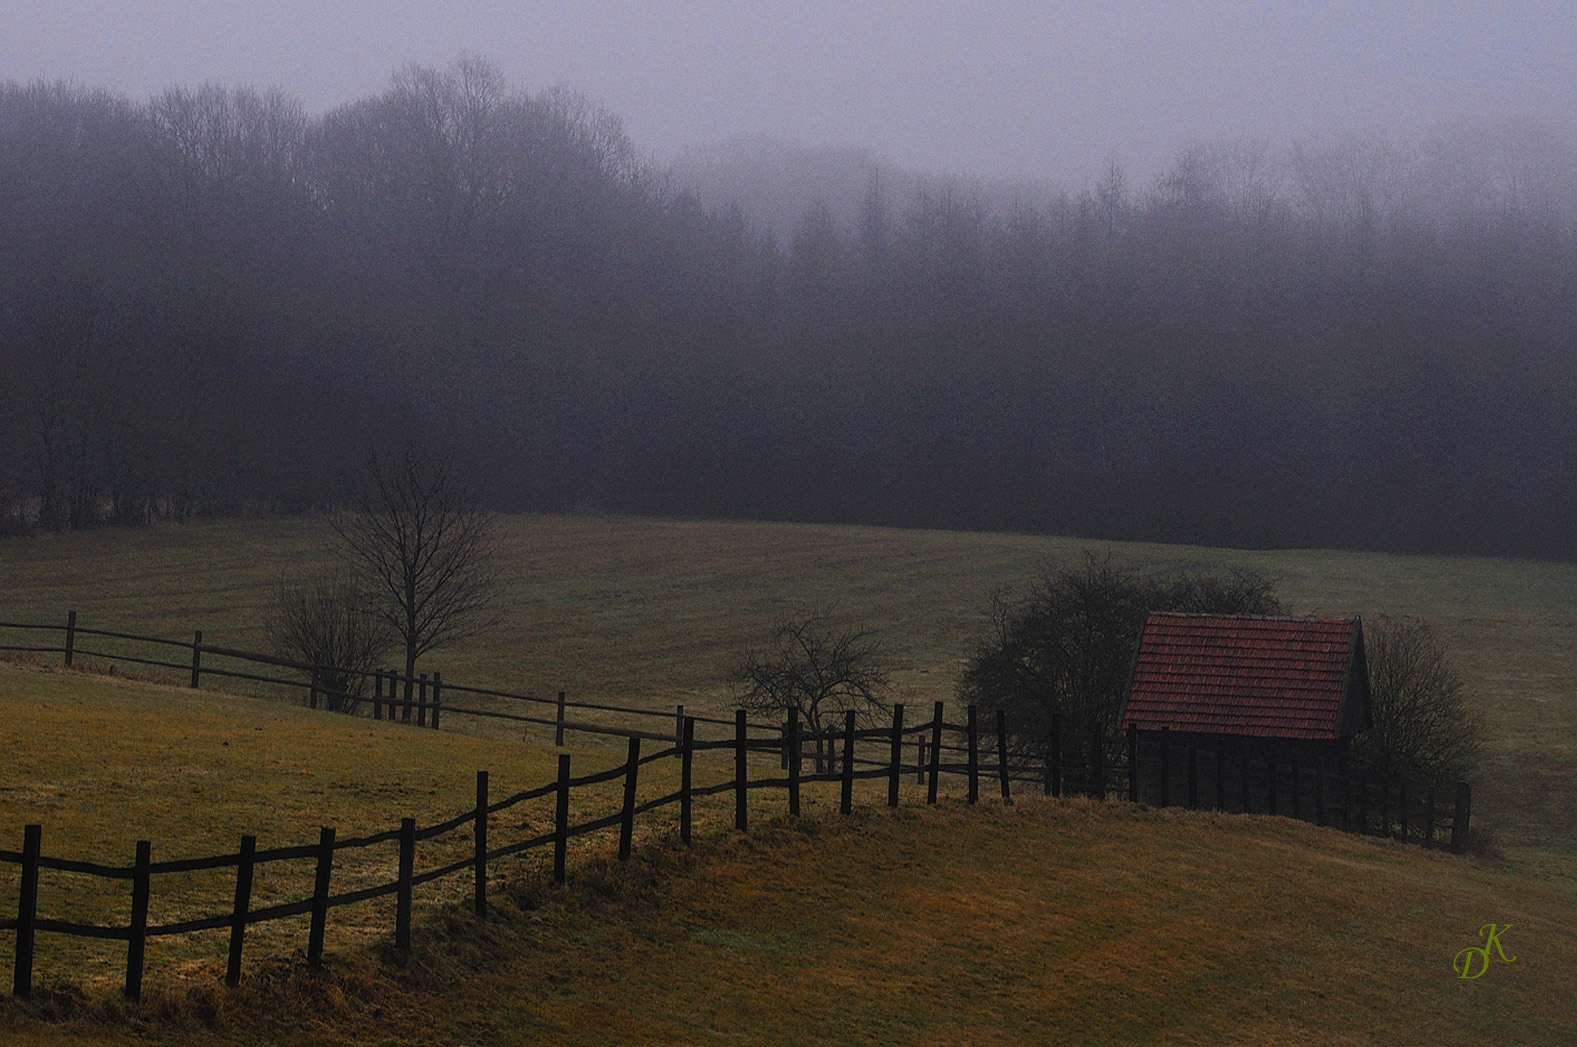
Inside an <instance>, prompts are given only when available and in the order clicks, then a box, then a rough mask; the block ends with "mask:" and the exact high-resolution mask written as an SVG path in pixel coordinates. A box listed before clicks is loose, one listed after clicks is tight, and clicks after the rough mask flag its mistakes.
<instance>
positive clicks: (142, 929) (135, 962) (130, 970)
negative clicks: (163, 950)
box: [125, 840, 153, 1000]
mask: <svg viewBox="0 0 1577 1047" xmlns="http://www.w3.org/2000/svg"><path fill="white" fill-rule="evenodd" d="M152 850H153V845H152V844H151V843H149V842H148V841H147V840H138V841H137V860H136V863H135V864H134V865H133V866H132V877H131V927H130V932H131V936H130V937H129V938H127V940H126V990H125V993H126V999H128V1000H136V999H140V998H141V997H142V962H143V957H144V956H146V955H147V951H148V886H149V885H148V866H149V865H150V864H151V857H152V854H151V852H152Z"/></svg>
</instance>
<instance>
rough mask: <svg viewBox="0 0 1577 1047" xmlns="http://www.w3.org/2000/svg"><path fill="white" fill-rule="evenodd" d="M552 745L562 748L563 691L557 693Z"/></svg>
mask: <svg viewBox="0 0 1577 1047" xmlns="http://www.w3.org/2000/svg"><path fill="white" fill-rule="evenodd" d="M553 744H554V745H558V746H562V745H563V744H564V692H563V691H560V692H559V712H558V722H557V723H556V724H555V725H554V727H553Z"/></svg>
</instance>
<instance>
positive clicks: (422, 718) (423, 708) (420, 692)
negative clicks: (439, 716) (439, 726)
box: [416, 673, 427, 727]
mask: <svg viewBox="0 0 1577 1047" xmlns="http://www.w3.org/2000/svg"><path fill="white" fill-rule="evenodd" d="M416 726H418V727H426V726H427V674H426V673H422V674H421V677H420V679H419V682H418V683H417V685H416Z"/></svg>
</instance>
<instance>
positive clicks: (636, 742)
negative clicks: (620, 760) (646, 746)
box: [619, 738, 641, 862]
mask: <svg viewBox="0 0 1577 1047" xmlns="http://www.w3.org/2000/svg"><path fill="white" fill-rule="evenodd" d="M640 769H641V740H640V739H639V738H631V739H630V747H629V753H628V755H626V756H625V758H624V807H623V808H622V809H621V810H620V812H619V861H621V862H627V861H629V860H630V843H631V841H632V840H633V839H634V837H635V779H636V776H637V775H638V774H639V773H640Z"/></svg>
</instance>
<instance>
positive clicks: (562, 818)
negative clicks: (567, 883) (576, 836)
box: [553, 753, 569, 883]
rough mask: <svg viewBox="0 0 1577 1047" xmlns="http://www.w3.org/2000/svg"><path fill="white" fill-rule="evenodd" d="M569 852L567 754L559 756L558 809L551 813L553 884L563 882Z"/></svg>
mask: <svg viewBox="0 0 1577 1047" xmlns="http://www.w3.org/2000/svg"><path fill="white" fill-rule="evenodd" d="M568 850H569V753H560V754H559V790H558V809H557V810H555V811H554V813H553V882H554V883H563V882H564V859H565V855H566V854H567V853H568Z"/></svg>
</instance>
